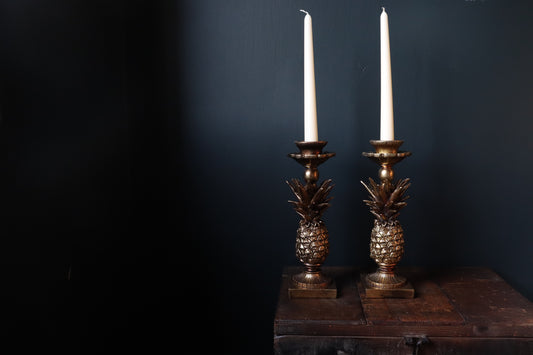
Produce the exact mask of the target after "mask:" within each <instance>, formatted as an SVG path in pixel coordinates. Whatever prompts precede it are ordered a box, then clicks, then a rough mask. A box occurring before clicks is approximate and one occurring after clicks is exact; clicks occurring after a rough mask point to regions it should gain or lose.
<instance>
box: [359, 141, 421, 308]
mask: <svg viewBox="0 0 533 355" xmlns="http://www.w3.org/2000/svg"><path fill="white" fill-rule="evenodd" d="M402 143H403V141H401V140H388V141H385V140H371V141H370V144H371V145H372V146H373V147H374V149H375V152H363V156H365V157H367V158H369V159H371V160H372V161H374V162H376V163H377V164H379V165H380V169H379V179H380V182H379V183H376V182H375V181H374V180H372V179H371V178H370V179H369V184H368V185H367V184H365V183H364V182H362V181H361V183H362V184H363V186H364V187H365V188H366V190H367V191H368V193H369V200H365V201H364V202H365V203H366V204H367V205H368V206H369V207H370V212H371V213H372V214H373V215H374V217H375V220H374V227H373V228H372V233H371V239H370V257H371V258H372V259H373V260H374V261H375V262H376V263H377V265H378V269H377V270H376V271H375V272H373V273H368V274H367V273H362V274H361V282H362V285H363V287H364V289H365V294H366V297H368V298H413V297H414V294H415V290H414V288H413V286H412V285H411V283H410V282H408V281H407V279H406V278H405V277H403V276H401V275H398V274H397V273H396V272H395V267H396V264H398V262H399V261H400V260H401V258H402V256H403V253H404V238H403V229H402V227H401V225H400V223H399V222H398V220H397V217H398V214H399V210H400V209H401V208H403V207H405V206H406V205H407V203H406V202H405V200H407V199H408V196H406V195H405V192H406V190H407V188H408V187H409V186H410V183H409V179H400V180H394V171H393V166H394V164H396V163H399V162H400V161H402V160H403V159H404V158H406V157H408V156H410V155H411V152H402V151H399V150H398V149H399V147H400V146H401V145H402Z"/></svg>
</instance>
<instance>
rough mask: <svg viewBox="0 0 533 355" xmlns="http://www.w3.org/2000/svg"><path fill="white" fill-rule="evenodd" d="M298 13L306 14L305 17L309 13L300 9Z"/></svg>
mask: <svg viewBox="0 0 533 355" xmlns="http://www.w3.org/2000/svg"><path fill="white" fill-rule="evenodd" d="M300 11H301V12H303V13H304V14H306V15H309V12H307V11H305V10H302V9H300Z"/></svg>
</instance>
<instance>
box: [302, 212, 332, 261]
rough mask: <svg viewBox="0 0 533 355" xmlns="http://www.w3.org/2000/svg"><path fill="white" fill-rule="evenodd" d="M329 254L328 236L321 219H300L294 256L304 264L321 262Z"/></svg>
mask: <svg viewBox="0 0 533 355" xmlns="http://www.w3.org/2000/svg"><path fill="white" fill-rule="evenodd" d="M328 254H329V237H328V230H327V229H326V225H325V223H324V222H322V221H311V222H307V221H305V220H304V219H302V220H301V221H300V226H299V227H298V230H297V232H296V257H297V258H298V260H300V262H302V263H304V264H322V263H323V262H324V261H325V260H326V257H327V256H328Z"/></svg>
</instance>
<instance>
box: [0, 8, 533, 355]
mask: <svg viewBox="0 0 533 355" xmlns="http://www.w3.org/2000/svg"><path fill="white" fill-rule="evenodd" d="M381 6H386V7H387V12H388V14H389V21H390V22H389V26H390V37H391V53H392V54H391V57H392V77H393V91H394V109H395V131H396V132H395V133H396V137H397V138H398V139H403V140H404V141H405V143H404V146H403V149H405V150H409V151H411V152H412V153H413V155H412V157H410V158H408V159H406V160H405V161H403V162H402V163H401V164H399V165H398V166H397V169H396V170H395V171H396V174H397V176H399V177H410V178H411V179H412V186H411V188H410V191H409V192H410V193H409V195H410V196H411V199H410V200H409V204H408V206H407V207H406V208H405V209H404V210H403V212H402V213H401V216H400V221H401V223H402V225H403V226H404V229H405V237H406V253H405V256H404V258H403V259H402V261H401V265H411V266H456V265H457V266H459V265H482V266H487V267H490V268H492V269H494V270H495V271H496V272H498V273H499V274H500V275H501V276H503V277H504V278H505V279H506V280H507V281H508V282H509V283H510V284H511V285H512V286H513V287H515V288H516V289H517V290H519V291H520V292H522V293H523V294H524V295H525V296H526V297H528V298H529V299H533V282H532V276H531V270H532V266H533V263H532V254H533V242H532V234H531V232H530V229H531V228H530V227H529V218H530V216H531V215H532V214H533V207H532V204H531V200H532V198H533V192H532V191H531V189H530V188H529V187H528V184H529V183H531V182H532V181H533V167H532V166H531V164H530V161H531V154H532V153H533V143H532V142H533V140H531V139H530V138H529V135H530V134H531V132H532V131H533V120H532V116H533V100H531V98H532V97H533V70H532V69H531V65H532V63H533V44H532V42H531V38H532V36H533V22H532V21H531V18H533V6H532V5H531V4H530V2H528V1H518V0H513V1H491V0H470V1H461V0H453V1H449V0H448V1H444V0H442V1H438V0H431V1H428V0H424V1H422V0H411V1H402V2H398V1H381V2H376V1H370V0H357V1H354V0H351V1H340V0H339V1H329V2H324V1H286V0H284V1H281V0H278V1H255V0H242V1H181V2H172V1H168V2H163V1H162V2H149V1H115V2H108V1H53V2H46V3H44V2H38V1H31V0H24V1H17V2H12V1H2V2H1V5H0V46H1V48H0V49H1V53H2V55H1V56H0V65H1V68H0V69H1V72H0V75H1V77H0V79H1V84H2V86H1V88H0V89H1V91H0V95H1V97H0V113H1V115H2V116H1V118H2V121H1V126H0V183H1V185H0V189H1V192H0V193H1V195H0V196H1V197H0V206H1V215H0V220H1V223H0V231H1V234H0V264H2V266H3V268H2V277H3V279H4V281H5V283H6V289H7V290H8V291H7V292H6V293H5V299H4V301H5V302H4V304H5V305H6V307H9V309H11V313H9V314H10V317H6V318H4V319H3V320H2V322H3V323H4V324H5V326H6V329H8V334H10V335H12V336H11V338H12V339H14V340H15V341H19V343H22V344H23V346H28V347H30V346H31V345H32V344H29V343H27V342H24V341H23V340H24V339H26V335H25V334H27V332H29V331H34V333H35V334H39V336H40V337H41V338H42V341H43V342H44V343H45V344H50V345H54V346H57V344H60V346H64V347H66V346H67V345H66V344H68V347H69V348H68V349H69V350H72V351H74V350H75V349H80V348H81V349H83V348H87V349H93V348H94V349H100V348H101V349H103V348H106V349H114V350H121V349H122V350H123V349H124V347H125V346H126V347H128V348H130V347H131V349H134V348H137V347H139V346H141V345H142V346H145V347H146V349H147V350H153V349H154V348H159V349H166V348H169V347H170V348H169V349H171V350H172V349H174V350H179V349H181V348H182V346H183V343H184V342H187V341H190V339H188V338H186V336H187V335H189V334H202V335H203V336H206V337H208V338H209V339H211V340H210V341H201V342H195V343H194V344H195V348H196V349H197V351H198V352H200V353H204V352H205V353H209V352H210V350H213V351H215V353H231V354H235V353H246V354H249V353H266V354H267V353H271V345H272V321H273V317H274V310H275V305H276V301H277V296H278V287H279V282H280V273H281V270H282V268H283V267H284V266H285V265H297V261H296V258H295V255H294V254H295V252H294V240H295V233H296V228H297V224H298V217H297V215H296V214H295V213H294V211H293V210H292V209H291V207H290V206H289V204H288V203H287V200H288V199H291V198H292V196H291V192H290V190H289V188H288V187H287V185H286V184H285V180H287V179H289V178H292V177H301V174H302V172H303V170H302V168H301V167H300V166H298V165H297V163H296V162H294V161H292V160H291V159H289V158H288V157H287V154H288V153H290V152H294V151H296V147H295V145H294V141H296V140H301V139H302V138H303V15H302V13H300V12H299V11H298V10H299V9H301V8H303V9H306V10H307V11H309V12H310V13H311V15H312V17H313V26H314V27H313V30H314V49H315V70H316V87H317V105H318V128H319V137H320V138H321V139H323V140H327V141H328V142H329V143H328V145H327V149H328V150H330V151H334V152H336V153H337V156H336V157H335V158H333V159H331V160H330V161H328V162H327V163H326V164H324V165H323V166H322V167H321V170H320V172H321V177H322V178H332V179H333V180H334V183H335V188H334V189H333V191H332V195H333V196H334V200H333V201H332V206H331V208H330V209H329V210H328V211H327V212H326V213H325V216H324V219H325V221H326V223H327V226H328V229H329V231H330V243H331V251H330V255H329V257H328V259H327V261H326V264H327V265H358V266H372V265H373V262H372V261H371V260H370V258H369V256H368V253H369V250H368V243H369V234H370V229H371V226H372V216H371V215H370V213H369V211H368V209H367V208H366V207H365V206H364V204H363V202H362V200H363V199H365V198H366V194H365V191H364V190H363V188H362V186H361V184H360V183H359V181H360V180H366V179H367V178H368V177H376V174H377V167H376V166H375V165H374V164H373V163H372V162H370V161H368V160H367V159H366V158H363V157H362V156H361V152H363V151H369V150H370V149H371V146H370V144H369V143H368V141H369V140H370V139H377V138H379V105H380V103H379V90H380V88H379V14H380V7H381ZM69 271H70V273H69ZM68 275H70V281H68V280H67V278H68ZM187 313H189V314H188V315H187ZM181 325H184V326H185V328H186V330H185V331H183V330H179V327H180V326H181ZM24 332H26V333H24ZM65 334H66V337H67V338H68V339H70V340H72V342H62V341H61V339H63V336H64V335H65ZM55 339H58V341H57V342H56V341H55ZM81 344H90V345H87V346H85V345H81ZM250 349H254V350H253V351H252V350H250Z"/></svg>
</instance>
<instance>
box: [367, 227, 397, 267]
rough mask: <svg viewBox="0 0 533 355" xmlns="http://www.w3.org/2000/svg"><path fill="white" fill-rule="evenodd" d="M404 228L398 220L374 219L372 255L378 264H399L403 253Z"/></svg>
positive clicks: (371, 237)
mask: <svg viewBox="0 0 533 355" xmlns="http://www.w3.org/2000/svg"><path fill="white" fill-rule="evenodd" d="M403 244H404V239H403V229H402V226H401V225H400V223H399V222H398V220H393V221H385V222H381V221H379V220H378V219H376V220H375V221H374V228H372V234H371V236H370V257H371V258H372V259H374V261H375V262H376V263H378V264H397V263H398V262H399V261H400V259H401V258H402V255H403Z"/></svg>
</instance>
